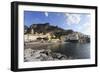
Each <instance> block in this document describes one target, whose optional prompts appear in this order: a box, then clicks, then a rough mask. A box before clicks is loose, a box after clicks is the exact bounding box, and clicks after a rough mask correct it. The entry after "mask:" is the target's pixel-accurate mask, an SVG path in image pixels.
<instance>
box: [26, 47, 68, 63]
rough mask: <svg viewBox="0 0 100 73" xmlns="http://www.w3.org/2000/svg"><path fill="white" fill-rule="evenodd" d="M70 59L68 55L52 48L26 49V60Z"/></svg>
mask: <svg viewBox="0 0 100 73" xmlns="http://www.w3.org/2000/svg"><path fill="white" fill-rule="evenodd" d="M65 59H68V58H67V56H65V55H63V54H60V53H56V52H52V51H51V50H50V49H46V50H45V49H42V50H33V49H30V48H29V49H25V53H24V61H25V62H29V61H49V60H65Z"/></svg>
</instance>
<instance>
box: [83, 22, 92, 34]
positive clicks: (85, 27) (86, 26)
mask: <svg viewBox="0 0 100 73" xmlns="http://www.w3.org/2000/svg"><path fill="white" fill-rule="evenodd" d="M82 31H83V33H85V34H87V35H90V34H91V25H90V22H87V23H85V24H84V25H83V29H82Z"/></svg>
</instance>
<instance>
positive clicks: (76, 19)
mask: <svg viewBox="0 0 100 73" xmlns="http://www.w3.org/2000/svg"><path fill="white" fill-rule="evenodd" d="M90 20H91V15H90V14H88V13H87V14H86V13H68V12H45V11H44V12H43V11H42V12H40V11H24V25H27V26H28V27H29V26H30V25H32V24H38V23H50V25H53V26H58V27H60V28H63V29H65V30H68V29H72V30H74V31H77V32H81V33H84V34H86V35H90V27H91V21H90Z"/></svg>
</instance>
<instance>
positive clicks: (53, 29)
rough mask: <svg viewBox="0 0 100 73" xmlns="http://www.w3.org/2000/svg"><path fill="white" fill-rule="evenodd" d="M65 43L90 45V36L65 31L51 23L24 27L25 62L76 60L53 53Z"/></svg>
mask: <svg viewBox="0 0 100 73" xmlns="http://www.w3.org/2000/svg"><path fill="white" fill-rule="evenodd" d="M63 43H90V36H89V35H84V34H82V33H80V32H75V31H73V30H64V29H61V28H59V27H57V26H52V25H50V24H49V23H44V24H32V25H31V26H30V27H27V26H24V48H25V53H24V61H25V62H27V61H48V60H65V59H74V58H72V57H71V56H66V55H64V54H61V53H57V52H53V53H52V50H51V49H53V48H55V47H56V48H57V47H58V46H59V45H60V44H63ZM48 47H49V48H48Z"/></svg>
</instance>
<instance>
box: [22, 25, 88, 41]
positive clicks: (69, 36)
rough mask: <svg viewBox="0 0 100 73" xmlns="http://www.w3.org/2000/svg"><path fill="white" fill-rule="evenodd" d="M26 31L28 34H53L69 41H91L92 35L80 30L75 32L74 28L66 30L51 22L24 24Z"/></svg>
mask: <svg viewBox="0 0 100 73" xmlns="http://www.w3.org/2000/svg"><path fill="white" fill-rule="evenodd" d="M24 33H25V34H27V33H29V34H36V33H39V34H40V33H43V34H47V33H50V34H53V35H55V36H56V38H57V39H60V40H64V41H69V42H74V41H75V42H81V43H83V42H90V37H89V36H88V35H85V34H82V33H80V32H75V31H73V30H64V29H62V28H59V27H57V26H52V25H50V24H49V23H44V24H32V25H31V26H30V27H27V26H24ZM62 37H63V38H62Z"/></svg>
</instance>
